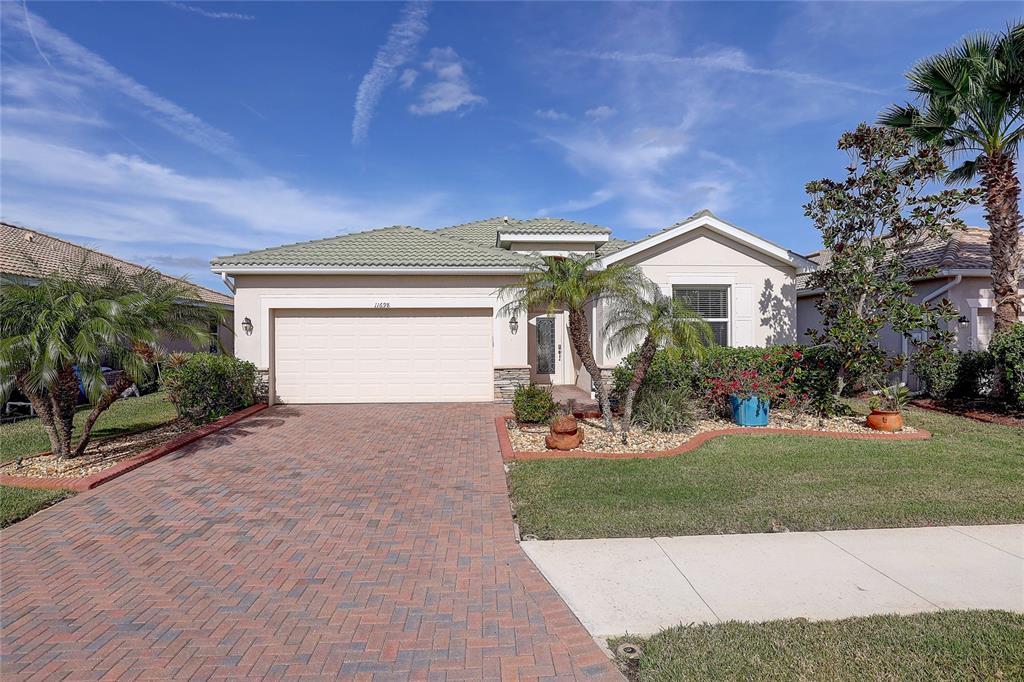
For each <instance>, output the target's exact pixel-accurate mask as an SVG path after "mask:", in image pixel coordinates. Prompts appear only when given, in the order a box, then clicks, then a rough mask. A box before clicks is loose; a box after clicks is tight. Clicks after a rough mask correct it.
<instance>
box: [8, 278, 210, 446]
mask: <svg viewBox="0 0 1024 682" xmlns="http://www.w3.org/2000/svg"><path fill="white" fill-rule="evenodd" d="M194 298H195V293H194V291H193V289H192V288H191V287H190V286H189V285H188V284H187V283H184V282H180V281H174V280H168V279H166V278H164V277H163V276H161V275H160V274H159V273H155V272H154V271H151V270H146V271H143V272H142V273H140V274H138V275H131V276H130V275H124V274H123V273H120V272H119V271H116V270H113V271H112V270H106V269H88V268H87V267H86V266H85V265H84V264H83V265H82V266H80V267H79V268H78V269H77V270H76V271H72V272H67V273H58V274H55V275H50V276H42V277H40V278H38V281H37V282H36V283H34V284H32V283H17V282H10V283H8V282H5V283H4V286H3V288H2V291H0V401H4V400H7V398H8V397H9V396H10V394H11V393H12V392H13V391H14V389H18V390H19V391H21V392H22V393H24V394H25V396H26V397H27V398H28V399H29V401H30V402H31V404H32V407H33V408H34V409H35V411H36V413H37V414H38V415H39V419H40V421H41V422H42V424H43V427H44V428H45V429H46V433H47V435H48V436H49V439H50V447H51V449H52V452H53V454H54V455H56V456H57V457H59V458H66V457H75V456H78V455H81V454H82V453H83V452H84V451H85V448H86V446H87V445H88V444H89V439H90V435H91V433H92V429H93V426H94V425H95V423H96V420H97V419H98V418H99V416H100V414H102V413H103V412H104V411H105V410H106V409H107V408H108V407H110V406H111V405H112V404H113V403H114V401H116V400H117V399H118V397H120V395H121V393H122V392H123V391H124V390H125V389H127V388H128V387H130V386H131V385H132V383H135V382H141V381H143V380H145V379H146V378H147V377H148V376H149V375H150V373H151V372H152V370H153V362H154V357H155V353H156V348H157V347H158V344H159V340H160V338H161V337H162V336H176V337H180V338H185V339H187V340H188V341H190V342H192V343H194V344H196V345H205V344H208V343H209V340H210V333H209V328H210V324H211V323H219V322H220V321H222V319H223V314H222V313H221V312H220V311H218V310H215V309H213V308H211V307H209V306H206V305H203V304H200V303H198V302H195V301H194V300H193V299H194ZM105 363H108V364H110V365H114V366H116V367H119V368H121V369H122V370H123V372H122V374H121V375H120V377H119V378H118V379H117V380H115V381H114V383H113V385H110V386H108V385H107V381H106V378H105V377H104V375H103V371H102V367H103V365H104V364H105ZM80 385H81V388H82V389H83V390H84V392H85V395H86V397H87V398H88V400H89V401H90V403H91V405H92V408H91V410H90V411H89V414H88V415H87V416H86V419H85V422H84V423H83V425H82V434H81V437H80V438H79V440H78V443H77V445H75V444H73V439H72V431H73V426H74V416H75V410H76V408H77V405H78V397H79V386H80Z"/></svg>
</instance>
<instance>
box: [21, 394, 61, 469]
mask: <svg viewBox="0 0 1024 682" xmlns="http://www.w3.org/2000/svg"><path fill="white" fill-rule="evenodd" d="M15 382H16V383H17V385H18V390H19V391H21V392H22V393H24V394H25V397H26V398H28V401H29V402H30V403H31V404H32V409H33V410H35V413H36V416H37V417H38V418H39V423H40V424H42V425H43V429H44V430H45V431H46V436H47V438H49V439H50V452H52V453H53V454H54V455H56V456H58V457H59V456H60V452H61V442H60V438H59V436H58V435H57V427H56V424H55V422H54V418H53V417H54V415H53V405H52V404H51V403H50V398H49V396H47V395H39V394H37V393H35V392H34V391H32V390H30V389H29V387H28V385H27V384H26V383H25V380H24V375H22V376H19V377H17V378H16V379H15Z"/></svg>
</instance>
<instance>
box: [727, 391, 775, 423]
mask: <svg viewBox="0 0 1024 682" xmlns="http://www.w3.org/2000/svg"><path fill="white" fill-rule="evenodd" d="M729 403H730V404H731V405H732V420H733V421H734V422H736V423H737V424H738V425H740V426H768V401H767V400H762V399H761V398H758V397H757V396H756V395H752V396H750V397H749V398H740V397H739V396H737V395H731V396H729Z"/></svg>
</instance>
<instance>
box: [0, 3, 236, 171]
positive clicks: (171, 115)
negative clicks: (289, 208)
mask: <svg viewBox="0 0 1024 682" xmlns="http://www.w3.org/2000/svg"><path fill="white" fill-rule="evenodd" d="M0 18H2V20H3V24H4V28H5V29H6V30H7V31H9V32H10V33H9V34H8V36H7V40H10V38H11V37H19V36H20V37H22V38H25V39H28V40H31V41H32V42H33V43H34V44H35V46H36V47H37V49H38V50H39V51H40V55H41V56H43V57H44V58H45V60H46V62H47V64H48V65H49V66H50V67H51V68H52V69H53V70H54V71H55V72H56V73H57V74H58V76H59V79H60V80H63V81H65V82H66V83H70V84H71V87H72V88H84V87H89V88H103V89H105V90H107V91H108V92H110V93H112V94H116V95H117V96H120V97H122V98H125V99H127V100H129V101H130V102H132V103H134V104H135V105H137V106H138V107H139V108H140V111H141V113H143V115H145V116H146V117H147V118H148V119H149V120H150V121H152V122H153V123H155V124H156V125H158V126H160V127H161V128H163V129H164V130H166V131H168V132H170V133H171V134H173V135H175V136H176V137H178V138H179V139H181V140H184V141H186V142H188V143H190V144H192V145H195V146H196V147H199V148H200V149H204V150H207V151H209V152H211V153H213V154H216V155H217V156H219V157H221V158H223V159H226V160H228V161H230V162H232V163H234V164H236V165H238V166H242V167H251V166H252V163H251V162H250V161H249V160H248V159H247V158H246V157H245V156H244V155H243V154H242V153H241V152H240V151H239V148H238V144H237V142H236V141H235V139H234V138H233V137H232V136H231V135H229V134H228V133H226V132H224V131H223V130H221V129H219V128H217V127H215V126H213V125H210V124H209V123H207V122H205V121H203V120H202V119H201V118H199V117H198V116H196V115H195V114H193V113H191V112H190V111H188V110H186V109H185V108H184V107H181V106H179V105H178V104H176V103H174V102H172V101H171V100H169V99H167V98H165V97H162V96H160V95H158V94H156V93H155V92H153V91H152V90H150V89H149V88H147V87H146V86H144V85H142V84H141V83H139V82H138V81H136V80H135V79H133V78H131V77H130V76H128V75H126V74H124V73H122V72H121V71H119V70H118V69H117V68H115V67H114V66H113V65H111V64H110V63H109V62H107V61H106V60H105V59H103V58H102V57H100V56H99V55H97V54H96V53H95V52H92V51H91V50H89V49H87V48H85V47H83V46H82V45H80V44H78V43H76V42H75V41H74V40H72V39H71V38H69V37H68V36H67V35H65V34H64V33H62V32H61V31H59V30H57V29H55V28H53V27H52V26H50V24H48V23H47V22H46V21H45V20H44V19H43V18H41V17H40V16H38V15H36V14H32V13H31V12H28V11H27V10H25V9H24V8H22V7H18V6H17V5H15V4H14V3H9V2H5V3H0ZM8 70H9V67H8ZM6 75H7V74H6V73H5V77H6ZM50 80H51V82H52V81H53V80H54V79H50ZM39 82H44V81H39Z"/></svg>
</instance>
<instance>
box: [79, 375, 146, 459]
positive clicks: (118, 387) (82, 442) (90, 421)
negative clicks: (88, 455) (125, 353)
mask: <svg viewBox="0 0 1024 682" xmlns="http://www.w3.org/2000/svg"><path fill="white" fill-rule="evenodd" d="M131 385H132V380H131V379H129V378H128V377H127V376H125V375H123V374H122V375H121V376H120V377H118V379H117V381H115V382H114V385H113V386H111V387H110V388H109V389H108V390H107V392H106V393H105V394H104V395H103V397H102V398H100V399H99V400H98V401H97V402H96V404H95V405H93V408H92V410H91V411H90V412H89V415H88V416H87V417H86V418H85V423H84V424H83V425H82V435H81V437H80V438H79V439H78V446H77V447H76V448H75V452H74V454H73V455H71V456H72V457H78V456H80V455H81V454H82V453H84V452H85V448H86V446H87V445H89V438H90V436H91V435H92V427H93V426H94V425H95V424H96V420H97V419H99V416H100V415H101V414H103V412H104V411H105V410H106V409H107V408H108V407H110V406H111V405H113V404H114V401H115V400H117V399H118V398H119V397H121V393H122V392H123V391H125V390H127V389H128V387H129V386H131Z"/></svg>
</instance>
